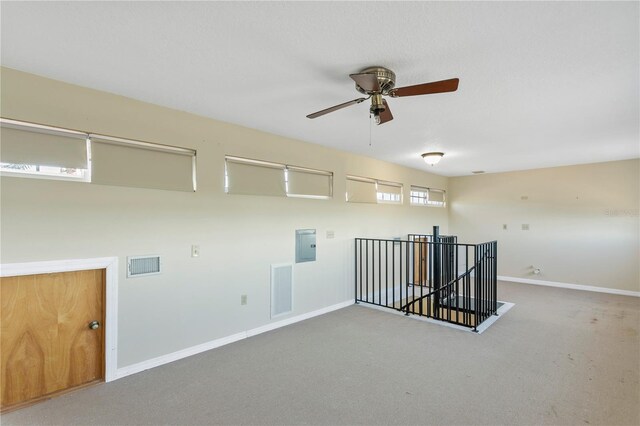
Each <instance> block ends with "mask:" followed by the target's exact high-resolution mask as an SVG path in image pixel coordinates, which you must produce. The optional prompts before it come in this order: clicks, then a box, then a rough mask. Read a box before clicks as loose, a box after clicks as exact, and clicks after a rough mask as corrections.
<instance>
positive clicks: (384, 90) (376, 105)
mask: <svg viewBox="0 0 640 426" xmlns="http://www.w3.org/2000/svg"><path fill="white" fill-rule="evenodd" d="M349 77H351V79H352V80H353V81H355V82H356V89H357V90H358V91H359V92H361V93H364V94H365V95H369V96H368V97H366V98H358V99H354V100H352V101H349V102H345V103H343V104H339V105H335V106H332V107H331V108H327V109H323V110H321V111H318V112H314V113H313V114H309V115H307V118H317V117H320V116H322V115H325V114H329V113H330V112H333V111H337V110H339V109H342V108H346V107H348V106H350V105H355V104H359V103H361V102H364V101H366V100H368V99H371V107H370V108H369V112H370V113H371V115H373V116H374V117H375V120H376V124H384V123H386V122H388V121H391V120H393V115H392V114H391V110H390V109H389V105H388V104H387V101H386V100H385V99H383V98H382V97H383V96H390V97H392V98H401V97H404V96H416V95H430V94H432V93H445V92H455V91H456V90H458V83H459V81H460V80H459V79H457V78H452V79H450V80H442V81H434V82H432V83H423V84H416V85H415V86H406V87H398V88H396V87H395V85H396V74H395V73H394V72H393V71H391V70H390V69H389V68H385V67H379V66H378V67H368V68H365V69H363V70H362V71H360V72H359V73H358V74H350V75H349Z"/></svg>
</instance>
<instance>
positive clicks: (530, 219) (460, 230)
mask: <svg viewBox="0 0 640 426" xmlns="http://www.w3.org/2000/svg"><path fill="white" fill-rule="evenodd" d="M639 169H640V160H637V159H636V160H626V161H614V162H607V163H597V164H587V165H579V166H568V167H554V168H548V169H539V170H529V171H521V172H512V173H496V174H487V175H476V176H467V177H456V178H452V179H450V180H449V201H450V203H449V229H450V231H451V232H452V233H453V234H456V235H458V236H459V240H460V241H465V242H479V241H485V240H494V239H496V240H498V253H499V257H498V274H499V275H503V276H509V277H516V278H527V279H535V280H543V281H554V282H560V283H570V284H582V285H590V286H597V287H607V288H612V289H620V290H629V291H636V292H637V291H640V272H639V268H640V265H639V264H640V248H639V245H640V242H639V241H640V240H639V233H640V226H639V221H640V218H639V216H638V207H639V191H640V189H639V185H640V173H639ZM523 197H527V199H523ZM504 224H506V225H507V230H504V229H503V225H504ZM523 224H528V225H529V227H530V228H529V231H523V230H522V225H523ZM533 267H536V268H540V270H541V273H540V274H539V275H535V274H533Z"/></svg>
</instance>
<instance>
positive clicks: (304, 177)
mask: <svg viewBox="0 0 640 426" xmlns="http://www.w3.org/2000/svg"><path fill="white" fill-rule="evenodd" d="M332 180H333V173H330V172H321V171H315V170H309V169H303V168H297V167H292V166H288V167H287V184H288V192H287V194H288V195H289V196H312V197H331V196H332Z"/></svg>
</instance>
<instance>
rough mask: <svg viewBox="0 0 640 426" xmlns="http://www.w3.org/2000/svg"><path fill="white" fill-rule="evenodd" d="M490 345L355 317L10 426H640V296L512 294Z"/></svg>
mask: <svg viewBox="0 0 640 426" xmlns="http://www.w3.org/2000/svg"><path fill="white" fill-rule="evenodd" d="M499 294H500V298H501V299H502V300H506V301H510V302H514V303H516V306H515V307H514V308H513V309H511V310H510V311H509V312H507V313H506V314H505V315H504V316H503V317H502V318H500V319H499V320H498V321H497V322H496V323H495V324H493V325H492V326H491V327H490V328H489V329H488V330H487V331H485V332H484V333H483V334H481V335H476V334H473V333H468V332H463V331H459V330H455V329H451V328H448V327H443V326H439V325H435V324H430V323H425V322H422V321H415V320H411V319H408V318H405V317H402V316H396V315H391V314H387V313H385V312H381V311H378V310H374V309H369V308H366V307H363V306H351V307H348V308H345V309H341V310H339V311H335V312H332V313H329V314H326V315H323V316H320V317H316V318H312V319H310V320H307V321H304V322H300V323H297V324H294V325H291V326H288V327H284V328H281V329H278V330H275V331H272V332H269V333H265V334H262V335H259V336H256V337H252V338H250V339H246V340H243V341H240V342H237V343H234V344H231V345H227V346H224V347H221V348H218V349H215V350H212V351H209V352H206V353H202V354H200V355H196V356H193V357H190V358H187V359H184V360H180V361H177V362H174V363H171V364H167V365H164V366H161V367H158V368H155V369H153V370H149V371H146V372H142V373H139V374H136V375H133V376H129V377H126V378H123V379H120V380H117V381H115V382H112V383H107V384H101V385H97V386H95V387H91V388H88V389H84V390H80V391H78V392H74V393H71V394H68V395H63V396H60V397H58V398H54V399H51V400H49V401H46V402H43V403H39V404H36V405H33V406H31V407H28V408H25V409H22V410H18V411H14V412H10V413H7V414H5V415H3V416H2V417H1V419H0V421H1V423H2V425H3V426H10V425H26V424H39V425H40V424H42V425H53V424H55V425H103V424H117V425H128V424H139V425H146V424H181V425H195V424H203V425H204V424H254V425H285V424H331V425H339V424H340V425H342V424H354V425H355V424H402V425H410V424H441V425H467V424H468V425H480V424H486V425H496V424H503V425H520V424H521V425H538V424H557V425H585V424H591V425H639V424H640V384H639V367H640V340H639V335H638V332H639V328H640V299H639V298H634V297H625V296H614V295H605V294H598V293H590V292H582V291H574V290H565V289H557V288H549V287H538V286H530V285H525V284H511V283H500V288H499Z"/></svg>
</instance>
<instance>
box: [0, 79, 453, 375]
mask: <svg viewBox="0 0 640 426" xmlns="http://www.w3.org/2000/svg"><path fill="white" fill-rule="evenodd" d="M1 83H2V91H1V103H2V116H3V117H6V118H13V119H18V120H24V121H32V122H36V123H43V124H49V125H54V126H59V127H65V128H71V129H78V130H83V131H88V132H95V133H101V134H107V135H114V136H120V137H126V138H132V139H138V140H146V141H151V142H156V143H163V144H168V145H179V146H185V147H190V148H195V149H197V151H198V176H197V177H198V192H196V193H185V192H173V191H162V190H150V189H138V188H127V187H115V186H101V185H94V184H87V183H78V182H64V181H52V180H42V179H27V178H15V177H2V178H1V179H0V185H1V188H0V196H1V199H0V201H1V207H0V214H1V221H0V231H1V237H0V238H1V239H0V245H1V249H2V251H1V253H0V262H1V263H16V262H32V261H45V260H60V259H82V258H93V257H111V256H116V257H118V259H119V263H120V265H123V267H121V268H120V271H119V279H118V282H119V285H118V293H119V315H118V324H119V328H118V367H119V368H124V367H127V366H132V365H137V364H139V363H144V362H146V361H148V360H151V359H156V358H158V357H162V356H165V355H167V354H174V353H180V351H183V350H185V349H188V348H192V347H198V345H202V344H207V342H212V341H216V340H217V339H220V338H226V337H228V336H234V335H238V333H240V334H242V333H244V332H246V331H247V330H253V329H257V328H260V327H263V326H268V325H269V324H271V323H272V321H271V319H270V299H269V298H270V282H269V279H270V265H271V264H273V263H285V262H293V261H294V259H295V257H294V245H295V230H296V229H300V228H315V229H317V232H318V244H317V245H318V249H317V258H318V260H317V261H316V262H309V263H301V264H296V265H295V270H294V276H295V283H294V311H293V312H292V313H291V314H290V315H289V317H297V316H300V315H304V314H306V313H309V312H314V311H317V310H319V309H323V308H326V307H328V306H333V305H336V304H338V303H343V302H345V301H346V300H350V299H352V298H353V238H355V237H382V238H391V237H395V236H402V235H406V234H407V233H413V232H418V233H428V232H429V231H430V229H431V227H432V226H433V225H440V226H441V227H442V232H443V233H445V232H447V231H448V227H447V221H448V218H447V212H446V210H445V209H440V208H433V207H411V206H409V205H408V204H404V205H402V206H396V205H372V204H350V203H346V202H345V201H344V197H343V196H341V194H344V192H345V176H346V175H347V174H354V175H359V176H370V177H374V178H379V179H384V180H390V181H396V182H402V183H404V185H405V200H408V188H409V186H410V185H411V184H414V185H421V186H433V187H439V188H444V189H447V179H446V178H444V177H440V176H436V175H432V174H428V173H424V172H421V171H418V170H413V169H408V168H405V167H400V166H397V165H393V164H390V163H385V162H382V161H378V160H373V159H371V158H367V157H359V156H355V155H351V154H347V153H344V152H340V151H336V150H331V149H328V148H324V147H320V146H317V145H312V144H306V143H302V142H299V141H294V140H290V139H286V138H282V137H279V136H275V135H270V134H266V133H262V132H259V131H255V130H252V129H247V128H243V127H239V126H235V125H232V124H228V123H222V122H218V121H215V120H211V119H206V118H203V117H198V116H194V115H191V114H186V113H183V112H179V111H175V110H170V109H167V108H162V107H158V106H154V105H150V104H145V103H142V102H138V101H134V100H131V99H127V98H123V97H120V96H115V95H111V94H107V93H104V92H99V91H95V90H91V89H86V88H81V87H78V86H73V85H69V84H65V83H61V82H57V81H53V80H49V79H45V78H41V77H37V76H33V75H30V74H25V73H22V72H19V71H15V70H10V69H6V68H3V69H2V79H1ZM302 119H304V117H302ZM225 154H230V155H237V156H243V157H249V158H258V159H264V160H269V161H276V162H283V163H287V164H293V165H299V166H306V167H312V168H317V169H322V170H331V171H333V172H334V173H335V175H334V194H335V197H334V198H333V199H331V200H311V199H300V198H291V199H289V198H278V197H264V196H234V195H226V194H224V189H223V187H224V155H225ZM329 230H331V231H334V233H335V238H333V239H327V238H326V231H329ZM192 244H198V245H199V246H200V251H201V253H200V257H198V258H192V257H191V256H190V255H191V245H192ZM144 254H160V255H161V256H162V260H163V272H162V274H160V275H154V276H148V277H138V278H131V279H127V278H126V268H125V267H124V265H126V256H130V255H144ZM243 294H246V295H247V296H248V304H247V305H245V306H241V305H240V296H241V295H243ZM286 318H287V317H281V318H278V319H277V320H278V321H280V320H283V319H286Z"/></svg>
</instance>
